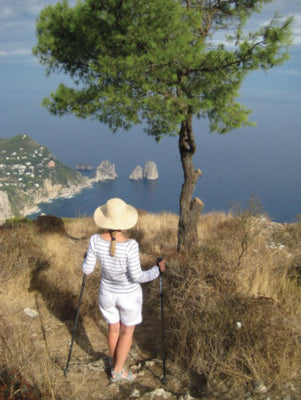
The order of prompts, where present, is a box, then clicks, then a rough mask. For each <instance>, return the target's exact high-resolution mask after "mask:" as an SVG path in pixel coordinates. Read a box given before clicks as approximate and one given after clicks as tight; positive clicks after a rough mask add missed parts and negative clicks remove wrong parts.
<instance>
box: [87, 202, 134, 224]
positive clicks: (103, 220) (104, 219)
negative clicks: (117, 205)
mask: <svg viewBox="0 0 301 400" xmlns="http://www.w3.org/2000/svg"><path fill="white" fill-rule="evenodd" d="M106 211H107V207H106V204H104V205H102V206H99V207H97V208H96V210H95V211H94V221H95V223H96V225H98V226H99V227H100V228H104V229H110V230H125V229H130V228H132V227H133V226H135V225H136V223H137V221H138V213H137V210H136V209H135V208H134V207H132V206H130V205H129V204H126V206H125V209H124V210H123V211H124V212H123V215H122V218H120V217H119V218H118V219H116V220H115V219H114V218H112V217H108V216H107V213H106Z"/></svg>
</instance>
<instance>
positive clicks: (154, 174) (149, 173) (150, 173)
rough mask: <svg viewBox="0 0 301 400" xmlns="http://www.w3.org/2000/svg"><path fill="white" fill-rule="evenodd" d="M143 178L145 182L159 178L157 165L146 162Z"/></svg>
mask: <svg viewBox="0 0 301 400" xmlns="http://www.w3.org/2000/svg"><path fill="white" fill-rule="evenodd" d="M143 177H144V178H145V179H147V180H156V179H158V178H159V174H158V169H157V165H156V163H155V162H154V161H146V163H145V164H144V169H143Z"/></svg>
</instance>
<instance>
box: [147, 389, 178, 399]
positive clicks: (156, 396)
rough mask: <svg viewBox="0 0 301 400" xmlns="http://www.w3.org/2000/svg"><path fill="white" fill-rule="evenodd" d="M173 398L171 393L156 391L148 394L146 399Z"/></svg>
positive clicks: (161, 390)
mask: <svg viewBox="0 0 301 400" xmlns="http://www.w3.org/2000/svg"><path fill="white" fill-rule="evenodd" d="M172 397H173V396H172V394H171V393H170V392H166V391H165V390H164V389H155V390H153V391H152V392H149V393H147V394H146V395H145V396H144V399H147V400H157V399H158V400H159V399H171V398H172Z"/></svg>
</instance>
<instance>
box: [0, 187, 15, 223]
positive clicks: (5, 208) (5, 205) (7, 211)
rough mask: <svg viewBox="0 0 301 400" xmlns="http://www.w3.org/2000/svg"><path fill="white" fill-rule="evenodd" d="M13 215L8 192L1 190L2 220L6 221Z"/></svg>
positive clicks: (0, 206) (0, 210)
mask: <svg viewBox="0 0 301 400" xmlns="http://www.w3.org/2000/svg"><path fill="white" fill-rule="evenodd" d="M12 217H13V212H12V209H11V206H10V202H9V199H8V195H7V193H6V192H2V191H0V222H1V223H2V222H4V221H5V220H6V219H8V218H12Z"/></svg>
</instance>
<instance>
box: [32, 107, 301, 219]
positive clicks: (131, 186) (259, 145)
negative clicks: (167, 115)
mask: <svg viewBox="0 0 301 400" xmlns="http://www.w3.org/2000/svg"><path fill="white" fill-rule="evenodd" d="M251 108H252V109H253V118H251V119H253V120H255V121H259V122H258V125H257V127H247V128H241V129H239V130H237V131H235V132H232V133H229V134H226V135H220V134H209V133H208V126H206V124H205V123H199V122H198V121H196V122H195V128H194V131H195V137H196V143H197V152H196V154H195V156H194V166H195V168H200V169H201V170H202V177H201V178H200V179H199V181H198V183H197V187H196V190H195V196H197V197H199V198H201V199H202V201H203V202H204V203H205V207H204V211H203V212H204V213H207V212H211V211H225V212H228V211H229V210H230V209H231V208H232V206H233V204H234V203H236V204H237V203H238V204H240V205H241V206H242V207H246V205H247V203H248V201H249V200H250V199H251V197H253V196H255V197H256V198H257V199H258V200H259V201H260V203H261V206H262V208H263V210H264V211H265V212H266V214H267V215H268V216H269V217H270V218H271V219H272V220H273V221H276V222H293V221H295V220H296V216H297V215H299V214H301V202H300V199H301V157H300V153H301V152H300V150H301V135H300V133H299V132H300V125H299V122H298V118H299V119H300V117H298V118H295V116H296V115H298V116H299V115H300V112H299V111H298V109H299V107H297V106H290V107H287V109H284V108H283V104H281V103H277V102H275V103H274V104H271V106H270V109H268V112H267V105H266V104H265V107H264V109H261V107H260V104H258V103H257V104H256V105H255V104H254V105H253V107H251ZM77 121H78V120H77ZM71 122H72V123H73V120H72V121H70V124H71ZM76 126H77V129H73V130H72V132H70V131H69V130H68V129H67V130H66V127H64V129H65V131H64V132H60V131H57V132H56V134H55V133H54V134H53V135H52V136H47V137H43V135H41V137H34V139H35V140H37V141H38V142H39V143H41V144H43V145H46V146H47V147H48V148H49V149H50V150H51V151H52V153H53V154H54V155H55V156H56V157H57V158H58V159H60V160H61V161H62V162H64V163H65V164H67V165H69V166H71V167H73V168H75V166H76V164H77V163H88V164H91V165H93V166H94V167H96V166H97V165H99V164H100V163H101V162H102V161H103V160H104V159H107V160H109V161H110V162H112V163H114V164H115V168H116V172H117V174H118V178H117V179H116V180H111V181H105V182H99V183H97V184H95V185H94V187H93V188H90V189H87V190H84V191H83V192H82V193H80V194H78V195H77V196H75V197H73V198H69V199H57V200H54V201H53V202H51V203H47V204H41V205H40V211H39V213H46V214H52V215H56V216H58V217H71V218H73V217H79V216H91V215H92V214H93V212H94V210H95V208H96V207H98V206H99V205H100V204H103V203H105V202H106V201H107V200H108V199H109V198H111V197H121V198H123V199H124V200H125V201H127V202H128V203H130V204H132V205H133V206H135V207H136V208H140V209H144V210H146V211H149V212H156V213H157V212H161V211H170V212H173V213H177V214H178V213H179V196H180V192H181V185H182V183H183V179H184V177H183V171H182V167H181V163H180V156H179V151H178V143H177V138H175V137H166V138H163V139H162V141H161V142H160V143H156V142H155V141H154V139H153V138H152V137H149V136H147V134H145V133H144V132H143V128H142V127H135V128H134V129H132V130H130V131H129V132H123V131H121V132H117V133H116V134H112V133H111V132H110V131H109V130H108V128H106V127H105V126H102V125H100V124H99V123H94V122H88V121H78V122H77V125H76ZM146 161H154V162H155V163H156V164H157V167H158V172H159V179H158V180H157V181H132V180H130V179H129V175H130V173H131V172H132V170H133V169H134V168H135V167H136V166H137V165H138V164H139V165H141V166H143V165H144V163H145V162H146ZM39 213H38V214H35V215H33V216H31V217H32V218H35V217H37V216H38V215H39Z"/></svg>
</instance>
